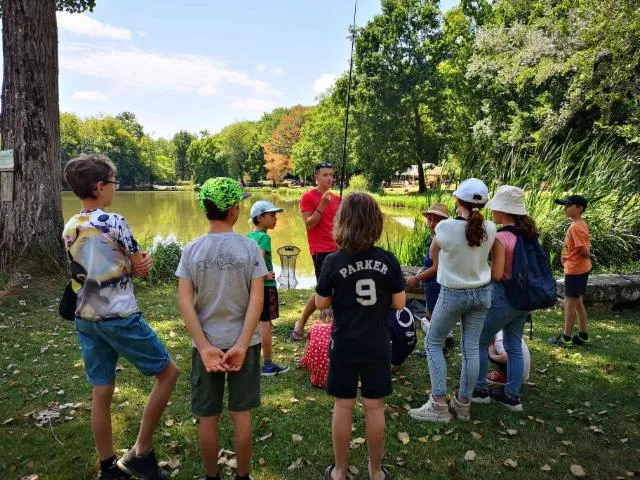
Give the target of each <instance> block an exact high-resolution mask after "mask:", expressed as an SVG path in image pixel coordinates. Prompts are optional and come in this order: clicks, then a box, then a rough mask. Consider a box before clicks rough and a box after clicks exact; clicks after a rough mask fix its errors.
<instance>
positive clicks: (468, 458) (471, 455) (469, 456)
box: [464, 450, 478, 462]
mask: <svg viewBox="0 0 640 480" xmlns="http://www.w3.org/2000/svg"><path fill="white" fill-rule="evenodd" d="M477 456H478V455H476V452H474V451H473V450H467V453H465V454H464V459H465V460H466V461H467V462H473V461H474V460H475V459H476V457H477Z"/></svg>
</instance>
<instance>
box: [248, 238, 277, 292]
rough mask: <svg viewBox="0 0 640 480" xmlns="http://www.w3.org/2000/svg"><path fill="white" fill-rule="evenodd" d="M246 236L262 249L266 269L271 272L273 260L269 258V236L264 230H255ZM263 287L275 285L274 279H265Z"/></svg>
mask: <svg viewBox="0 0 640 480" xmlns="http://www.w3.org/2000/svg"><path fill="white" fill-rule="evenodd" d="M247 237H249V238H250V239H252V240H253V241H255V242H256V243H257V244H258V247H260V250H264V263H265V264H266V265H267V270H269V271H270V272H273V261H272V259H271V237H270V236H269V234H268V233H267V232H265V231H264V230H255V231H253V232H250V233H249V234H247ZM264 286H265V287H275V286H276V281H275V280H265V281H264Z"/></svg>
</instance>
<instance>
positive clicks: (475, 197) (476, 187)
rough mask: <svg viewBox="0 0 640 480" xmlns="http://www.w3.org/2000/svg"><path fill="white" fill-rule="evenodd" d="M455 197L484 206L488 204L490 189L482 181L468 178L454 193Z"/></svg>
mask: <svg viewBox="0 0 640 480" xmlns="http://www.w3.org/2000/svg"><path fill="white" fill-rule="evenodd" d="M453 196H454V197H456V198H459V199H460V200H462V201H464V202H468V203H474V204H476V205H482V204H485V203H487V199H488V198H489V189H488V188H487V186H486V185H485V184H484V182H483V181H482V180H478V179H477V178H468V179H466V180H465V181H464V182H462V183H461V184H460V185H458V188H457V189H456V191H455V192H453Z"/></svg>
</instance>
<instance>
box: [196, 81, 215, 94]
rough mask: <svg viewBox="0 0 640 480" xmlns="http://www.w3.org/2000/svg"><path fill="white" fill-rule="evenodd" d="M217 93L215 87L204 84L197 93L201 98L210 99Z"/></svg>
mask: <svg viewBox="0 0 640 480" xmlns="http://www.w3.org/2000/svg"><path fill="white" fill-rule="evenodd" d="M217 92H218V90H217V89H216V86H215V85H213V84H212V83H206V84H204V85H202V86H201V87H200V88H199V89H198V93H199V94H200V95H202V96H203V97H212V96H213V95H215V94H216V93H217Z"/></svg>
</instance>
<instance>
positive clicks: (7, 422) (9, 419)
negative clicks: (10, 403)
mask: <svg viewBox="0 0 640 480" xmlns="http://www.w3.org/2000/svg"><path fill="white" fill-rule="evenodd" d="M11 422H13V418H7V419H6V420H5V421H4V422H2V424H3V425H9V424H10V423H11Z"/></svg>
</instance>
